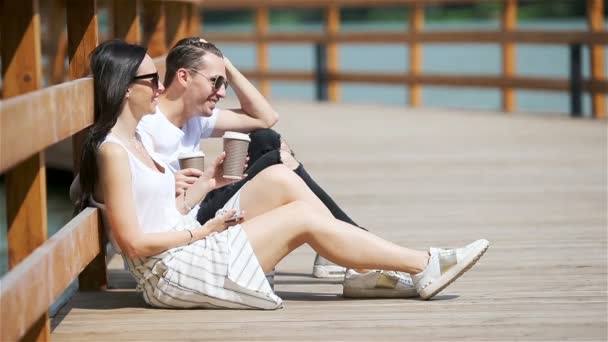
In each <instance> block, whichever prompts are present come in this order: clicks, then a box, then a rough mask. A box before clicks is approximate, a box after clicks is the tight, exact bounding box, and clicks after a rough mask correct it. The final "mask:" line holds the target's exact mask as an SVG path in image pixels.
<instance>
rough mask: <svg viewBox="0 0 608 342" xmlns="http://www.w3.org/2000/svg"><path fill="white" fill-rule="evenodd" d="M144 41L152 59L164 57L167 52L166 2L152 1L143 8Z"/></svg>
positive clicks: (147, 2)
mask: <svg viewBox="0 0 608 342" xmlns="http://www.w3.org/2000/svg"><path fill="white" fill-rule="evenodd" d="M142 7H143V8H142V11H143V28H144V41H143V44H142V45H143V46H145V47H147V48H148V54H149V55H150V56H152V57H158V56H162V55H164V54H165V53H166V52H167V41H166V39H167V38H166V37H167V34H166V28H165V22H166V11H165V3H164V1H157V0H150V1H146V4H145V6H142Z"/></svg>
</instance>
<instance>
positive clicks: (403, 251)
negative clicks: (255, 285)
mask: <svg viewBox="0 0 608 342" xmlns="http://www.w3.org/2000/svg"><path fill="white" fill-rule="evenodd" d="M242 227H243V229H244V230H245V232H246V233H247V235H248V237H249V241H250V242H251V245H252V246H253V251H254V253H255V254H256V256H257V258H258V261H259V262H260V265H261V266H262V269H263V270H264V271H265V272H269V271H270V270H272V269H273V268H274V267H275V266H276V264H277V263H278V262H279V261H281V260H282V259H283V258H284V257H285V256H286V255H287V254H289V253H290V252H291V251H293V250H294V249H296V248H297V247H299V246H301V245H302V244H304V243H307V244H309V245H310V246H311V247H312V248H313V249H314V250H315V251H316V252H317V253H319V254H321V255H322V256H323V257H325V258H327V259H329V260H331V261H332V262H335V263H337V264H340V265H343V266H346V267H350V268H358V269H366V268H373V269H385V270H394V271H403V272H408V273H418V272H420V271H422V270H423V269H424V267H425V266H426V264H427V261H428V253H427V252H424V251H416V250H411V249H408V248H404V247H400V246H398V245H396V244H394V243H392V242H389V241H386V240H384V239H381V238H379V237H377V236H375V235H373V234H371V233H369V232H366V231H364V230H361V229H352V227H349V225H348V224H347V223H344V222H342V221H339V220H336V219H334V218H333V217H331V216H327V215H326V214H325V213H318V209H317V208H315V207H313V206H311V205H310V204H309V203H307V202H304V201H292V202H290V203H288V204H286V205H283V206H280V207H278V208H276V209H274V210H271V211H269V212H266V213H264V214H261V215H258V216H256V217H254V218H252V219H250V220H248V221H247V222H245V223H243V224H242Z"/></svg>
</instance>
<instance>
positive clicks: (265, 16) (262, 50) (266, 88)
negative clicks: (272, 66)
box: [255, 7, 270, 97]
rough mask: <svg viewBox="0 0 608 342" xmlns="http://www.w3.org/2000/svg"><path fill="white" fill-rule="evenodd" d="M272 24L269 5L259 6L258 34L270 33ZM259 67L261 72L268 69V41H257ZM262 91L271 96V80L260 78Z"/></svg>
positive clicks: (257, 16) (256, 19) (256, 25)
mask: <svg viewBox="0 0 608 342" xmlns="http://www.w3.org/2000/svg"><path fill="white" fill-rule="evenodd" d="M269 26H270V18H269V10H268V7H258V8H257V9H256V11H255V32H256V34H257V35H258V36H264V35H265V34H267V33H268V28H269ZM256 56H257V68H258V70H259V72H261V73H264V72H267V71H268V69H269V68H268V44H267V43H266V42H260V41H258V42H256ZM258 85H259V86H258V88H259V89H260V92H261V93H262V95H264V96H265V97H270V82H269V81H268V80H266V79H262V80H260V82H259V83H258Z"/></svg>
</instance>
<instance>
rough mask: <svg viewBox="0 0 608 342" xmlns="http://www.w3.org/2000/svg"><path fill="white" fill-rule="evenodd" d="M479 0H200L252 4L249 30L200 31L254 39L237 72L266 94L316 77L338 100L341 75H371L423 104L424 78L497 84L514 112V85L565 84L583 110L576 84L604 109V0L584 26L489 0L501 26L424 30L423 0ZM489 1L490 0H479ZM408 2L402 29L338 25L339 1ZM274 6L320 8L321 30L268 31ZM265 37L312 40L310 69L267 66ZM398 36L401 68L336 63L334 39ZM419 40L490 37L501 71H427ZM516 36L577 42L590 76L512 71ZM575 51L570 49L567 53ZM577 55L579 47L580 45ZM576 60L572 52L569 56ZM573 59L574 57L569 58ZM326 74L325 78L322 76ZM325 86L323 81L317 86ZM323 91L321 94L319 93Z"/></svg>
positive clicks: (393, 39)
mask: <svg viewBox="0 0 608 342" xmlns="http://www.w3.org/2000/svg"><path fill="white" fill-rule="evenodd" d="M482 1H484V0H375V1H367V0H306V1H290V0H258V1H248V0H206V1H205V2H204V9H205V10H218V9H221V10H230V9H238V10H242V9H251V10H253V11H255V30H254V32H251V33H209V34H205V38H207V39H208V40H210V41H213V42H230V43H254V44H255V45H256V49H257V56H258V58H257V68H256V70H251V71H246V72H244V73H245V74H246V75H247V76H249V77H252V78H255V79H258V80H259V84H260V89H261V90H262V92H263V94H265V95H267V96H268V95H269V94H270V86H269V82H270V81H272V80H282V81H317V85H318V86H319V87H320V88H321V89H319V88H318V89H317V93H318V94H319V95H318V98H319V99H322V100H324V99H329V100H330V101H337V100H339V98H340V83H342V82H350V83H376V84H394V85H403V86H405V87H408V88H409V101H408V103H409V105H410V106H414V107H416V106H420V105H422V87H423V86H451V87H481V88H497V89H500V90H501V93H502V106H501V108H502V110H503V111H505V112H513V111H515V110H516V108H517V104H516V97H515V91H516V90H518V89H528V90H546V91H560V92H565V91H571V97H572V106H571V112H572V113H573V115H574V116H579V115H580V114H581V113H582V108H581V104H580V103H581V101H580V97H581V95H580V94H581V92H582V91H586V92H589V93H591V95H592V104H593V106H592V107H593V109H592V110H593V116H594V117H596V118H599V117H605V116H606V93H607V92H608V82H607V81H606V68H605V52H604V46H605V45H606V44H608V33H606V32H605V29H604V27H605V26H604V15H603V6H604V1H603V0H587V12H588V24H589V25H588V26H589V29H588V30H587V31H538V30H535V31H520V30H517V0H495V1H497V2H501V3H502V6H503V10H502V16H501V29H500V30H498V31H454V30H450V31H433V32H426V31H424V21H425V18H424V10H425V6H426V5H429V4H439V3H449V4H455V3H476V2H482ZM485 1H491V0H485ZM379 6H408V7H409V9H410V10H409V18H404V20H406V19H407V21H408V24H409V30H408V31H407V32H353V31H351V30H349V31H348V32H341V31H340V9H341V8H344V7H379ZM274 8H308V9H310V8H318V9H323V10H324V13H325V16H324V18H325V31H324V32H319V33H299V32H293V33H285V32H270V31H269V22H268V20H269V19H268V18H269V14H268V13H269V11H270V10H271V9H274ZM271 43H311V44H317V45H318V47H317V50H318V55H319V58H318V62H317V69H320V70H317V72H299V71H298V72H295V71H274V70H272V71H271V70H270V68H269V64H268V46H269V44H271ZM340 43H366V44H386V43H394V44H404V45H407V46H408V48H409V71H408V72H406V73H378V72H374V73H366V72H343V71H340V70H339V69H340V67H339V63H338V61H339V57H338V51H339V50H338V44H340ZM425 43H446V44H454V43H473V44H497V45H500V46H501V49H502V72H501V74H500V75H467V74H449V75H445V74H431V73H424V72H423V69H422V49H423V44H425ZM516 44H559V45H571V46H572V50H573V51H574V52H576V51H580V45H587V46H589V47H590V50H591V53H590V59H591V63H590V65H591V72H590V75H591V77H590V79H589V80H583V79H582V76H580V75H581V72H580V70H577V69H576V68H571V69H572V70H573V71H572V73H571V76H570V79H560V78H552V77H529V76H519V75H517V72H516V53H515V47H516ZM573 55H574V57H576V54H573ZM579 56H580V53H579ZM579 60H580V57H579ZM573 61H576V58H573ZM573 63H574V62H573ZM325 81H327V83H325ZM324 88H326V89H324ZM324 96H326V97H324Z"/></svg>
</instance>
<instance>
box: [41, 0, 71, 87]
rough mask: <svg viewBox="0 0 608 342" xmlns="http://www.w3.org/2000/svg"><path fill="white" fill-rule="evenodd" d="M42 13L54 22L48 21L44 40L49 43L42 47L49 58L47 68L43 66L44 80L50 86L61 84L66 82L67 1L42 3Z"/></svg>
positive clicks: (49, 0)
mask: <svg viewBox="0 0 608 342" xmlns="http://www.w3.org/2000/svg"><path fill="white" fill-rule="evenodd" d="M40 6H41V10H40V12H41V13H45V15H46V16H48V18H52V20H47V21H46V30H45V34H44V37H43V40H46V41H48V42H49V44H45V45H44V46H42V51H45V55H46V56H48V59H49V60H48V63H47V65H46V67H44V66H43V70H42V72H43V74H44V79H46V80H48V82H49V84H50V85H53V84H59V83H61V82H63V81H65V74H66V73H65V67H64V64H65V56H66V51H67V50H66V47H67V44H66V41H65V39H66V37H67V36H66V35H65V32H64V31H65V1H63V0H47V1H43V2H42V3H40Z"/></svg>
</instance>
